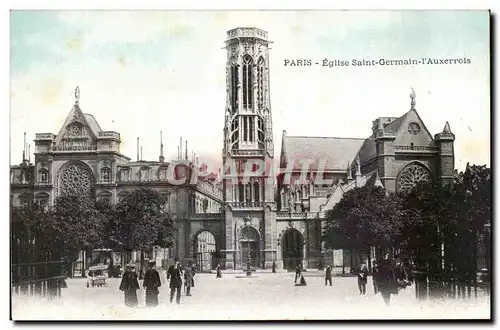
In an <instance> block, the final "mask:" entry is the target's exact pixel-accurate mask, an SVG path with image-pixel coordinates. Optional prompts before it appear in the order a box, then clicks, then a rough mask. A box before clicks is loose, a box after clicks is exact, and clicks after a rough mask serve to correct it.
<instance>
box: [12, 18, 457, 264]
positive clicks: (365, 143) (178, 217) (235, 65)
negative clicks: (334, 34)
mask: <svg viewBox="0 0 500 330" xmlns="http://www.w3.org/2000/svg"><path fill="white" fill-rule="evenodd" d="M268 46H269V40H268V34H267V32H266V31H263V30H260V29H257V28H236V29H233V30H230V31H228V32H227V39H226V54H227V62H226V82H227V86H226V95H227V97H226V105H225V108H224V126H223V130H224V141H223V153H222V158H223V162H224V164H228V163H230V164H235V166H234V168H235V170H233V171H226V170H225V169H223V170H222V171H221V173H219V175H207V173H203V168H200V167H199V166H198V164H197V162H196V161H195V160H189V159H188V155H187V146H186V152H185V156H184V157H183V156H182V153H180V155H179V157H178V159H177V160H172V161H169V162H166V161H165V159H164V157H163V144H162V142H161V141H160V156H159V159H158V161H143V160H141V159H140V158H142V157H139V148H138V155H137V160H136V161H131V159H130V158H128V157H127V156H125V155H123V154H121V153H120V134H119V133H117V132H112V131H105V130H102V129H101V127H100V126H99V124H98V123H97V121H96V120H95V118H94V117H93V116H92V115H89V114H85V113H83V112H82V110H81V108H80V101H79V91H78V92H77V93H76V95H75V96H76V101H75V104H74V106H73V108H72V109H71V111H70V113H69V115H68V118H67V119H66V122H65V123H64V125H63V127H62V128H61V130H60V131H59V133H58V134H57V135H55V134H52V133H37V134H36V137H35V152H34V155H35V159H34V163H31V162H30V161H28V160H26V159H25V158H26V157H25V156H24V155H23V162H22V163H21V164H20V165H19V166H11V205H14V206H15V205H22V204H26V203H31V202H38V203H40V204H44V205H52V204H53V202H54V200H55V198H56V197H57V196H58V195H60V194H62V193H65V192H74V193H78V194H89V195H91V196H94V197H95V198H106V199H108V200H109V201H110V202H112V203H116V202H117V201H118V200H119V198H120V192H122V191H125V190H128V189H134V188H136V187H139V186H148V187H151V188H152V189H155V190H157V191H159V192H160V193H161V194H163V195H164V196H165V197H166V199H167V203H166V205H165V208H166V210H168V212H170V213H171V214H172V215H173V217H174V219H175V221H176V224H177V228H178V233H177V238H176V244H175V248H174V250H173V251H170V256H178V257H180V258H181V259H184V260H194V261H196V262H198V263H200V264H202V265H203V268H207V269H210V268H212V269H213V268H214V267H215V266H216V265H217V264H221V265H222V266H223V267H225V268H226V269H243V268H246V265H247V264H250V265H251V267H253V268H261V269H262V268H265V269H268V268H271V267H272V265H273V263H275V264H276V266H277V267H278V268H287V269H292V268H295V266H296V265H297V264H299V263H301V264H302V265H303V266H304V267H306V268H307V267H308V268H315V267H317V266H319V264H320V263H325V262H327V263H330V264H331V263H332V262H333V263H334V264H335V265H337V266H338V265H339V263H342V264H343V263H344V261H343V254H342V253H341V252H337V254H335V252H334V254H333V260H331V257H327V251H325V249H324V246H323V244H322V239H321V236H322V228H323V225H324V215H325V211H327V210H329V209H331V208H333V207H334V206H335V204H336V203H337V202H338V201H340V199H341V198H342V195H343V194H344V193H345V192H346V191H348V190H350V189H354V188H356V187H362V186H366V185H379V186H382V187H384V188H385V189H386V190H388V191H397V190H406V189H410V188H411V187H412V186H413V185H414V184H415V183H416V182H418V181H421V180H428V181H430V180H433V181H438V182H441V183H443V184H446V183H449V182H453V180H454V169H455V168H454V140H455V136H454V135H453V133H452V132H451V129H450V126H449V124H448V123H446V124H444V128H443V130H442V132H440V133H437V134H435V135H434V136H433V135H431V133H430V132H429V131H428V130H427V128H426V127H425V124H424V122H423V121H422V119H421V118H420V116H419V115H418V113H417V110H416V97H415V93H414V92H413V91H412V93H411V95H410V99H409V108H408V109H402V111H401V113H402V116H401V117H379V118H377V119H375V120H374V121H373V122H372V134H371V135H370V136H369V137H364V138H339V137H305V136H289V135H288V134H287V132H286V131H283V134H282V139H281V150H280V153H279V171H274V170H269V168H271V167H273V166H274V165H273V164H274V156H275V149H274V141H273V128H272V109H271V98H270V91H271V87H272V86H270V80H269V72H270V67H269V48H268ZM180 148H181V149H182V142H181V145H180ZM304 163H307V170H304ZM259 164H260V165H259ZM260 167H264V168H260ZM181 172H182V173H181ZM169 173H170V174H171V173H174V176H175V175H181V176H184V177H186V178H188V180H186V182H184V183H182V184H178V183H174V182H172V180H171V179H170V178H171V177H172V175H170V174H169ZM179 173H181V174H179Z"/></svg>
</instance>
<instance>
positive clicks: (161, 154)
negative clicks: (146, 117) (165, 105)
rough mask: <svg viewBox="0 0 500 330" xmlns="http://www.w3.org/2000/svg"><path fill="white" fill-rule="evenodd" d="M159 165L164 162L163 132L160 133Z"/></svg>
mask: <svg viewBox="0 0 500 330" xmlns="http://www.w3.org/2000/svg"><path fill="white" fill-rule="evenodd" d="M159 160H160V163H163V162H164V161H165V157H163V132H162V131H160V159H159Z"/></svg>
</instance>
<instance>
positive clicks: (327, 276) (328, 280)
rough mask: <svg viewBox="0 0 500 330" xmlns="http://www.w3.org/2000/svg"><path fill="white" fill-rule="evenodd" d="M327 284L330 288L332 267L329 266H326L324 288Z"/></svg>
mask: <svg viewBox="0 0 500 330" xmlns="http://www.w3.org/2000/svg"><path fill="white" fill-rule="evenodd" d="M327 283H330V286H332V267H330V265H328V266H326V271H325V286H326V285H327Z"/></svg>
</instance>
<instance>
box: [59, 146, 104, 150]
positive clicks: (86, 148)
mask: <svg viewBox="0 0 500 330" xmlns="http://www.w3.org/2000/svg"><path fill="white" fill-rule="evenodd" d="M52 150H53V151H96V150H97V146H55V147H52Z"/></svg>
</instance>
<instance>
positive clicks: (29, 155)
mask: <svg viewBox="0 0 500 330" xmlns="http://www.w3.org/2000/svg"><path fill="white" fill-rule="evenodd" d="M28 163H31V144H28Z"/></svg>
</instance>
